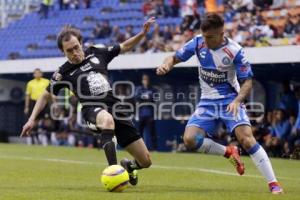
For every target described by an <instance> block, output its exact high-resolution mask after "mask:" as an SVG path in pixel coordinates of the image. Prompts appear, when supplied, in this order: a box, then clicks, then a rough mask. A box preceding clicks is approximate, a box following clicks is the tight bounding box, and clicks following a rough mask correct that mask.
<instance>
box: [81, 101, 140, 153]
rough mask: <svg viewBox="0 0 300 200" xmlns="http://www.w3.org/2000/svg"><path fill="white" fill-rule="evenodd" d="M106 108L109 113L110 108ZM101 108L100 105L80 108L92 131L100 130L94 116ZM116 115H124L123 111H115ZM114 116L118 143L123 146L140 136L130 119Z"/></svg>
mask: <svg viewBox="0 0 300 200" xmlns="http://www.w3.org/2000/svg"><path fill="white" fill-rule="evenodd" d="M108 109H109V110H107V111H108V112H109V113H110V114H112V112H111V110H110V108H108ZM101 110H103V108H101V107H97V106H89V107H83V108H82V116H83V118H84V120H85V121H86V123H87V125H88V127H89V128H90V129H91V130H92V131H94V132H97V133H99V132H101V130H99V129H97V130H96V129H95V128H96V117H97V114H98V113H99V112H100V111H101ZM117 115H118V116H122V117H126V115H125V114H123V113H117ZM113 118H114V122H115V135H116V137H117V142H118V144H119V145H120V146H121V147H122V148H124V147H126V146H128V145H129V144H131V143H133V142H134V141H136V140H138V139H140V138H141V136H140V134H139V133H138V131H137V129H136V128H135V126H134V124H133V122H132V120H131V119H125V120H119V119H116V118H115V117H113Z"/></svg>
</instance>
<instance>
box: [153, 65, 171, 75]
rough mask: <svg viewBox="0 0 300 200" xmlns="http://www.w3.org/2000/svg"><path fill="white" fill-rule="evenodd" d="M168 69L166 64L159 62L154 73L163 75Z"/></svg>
mask: <svg viewBox="0 0 300 200" xmlns="http://www.w3.org/2000/svg"><path fill="white" fill-rule="evenodd" d="M169 71H170V68H169V67H168V66H167V65H166V64H161V65H160V66H159V67H158V68H157V69H156V74H157V75H159V76H162V75H165V74H166V73H168V72H169Z"/></svg>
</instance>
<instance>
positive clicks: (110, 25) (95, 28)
mask: <svg viewBox="0 0 300 200" xmlns="http://www.w3.org/2000/svg"><path fill="white" fill-rule="evenodd" d="M1 2H2V4H1ZM0 10H2V12H1V15H2V16H1V19H2V21H1V25H2V29H1V30H0V37H1V38H5V40H1V41H0V44H1V45H0V59H20V58H44V57H60V56H63V55H62V54H61V52H59V50H58V49H57V47H56V35H57V33H58V32H59V30H60V29H61V27H62V26H63V25H65V24H72V25H73V26H75V27H77V28H79V29H80V30H81V31H82V33H83V36H84V44H85V46H90V45H92V44H104V45H109V44H113V43H120V42H122V41H124V40H126V39H128V38H130V37H131V36H133V35H134V34H136V33H138V32H139V31H140V30H141V28H142V25H143V22H144V21H145V19H147V18H149V17H152V16H154V17H156V19H157V24H156V25H155V27H154V29H153V30H152V31H151V32H150V33H149V34H148V35H147V37H146V38H145V39H144V40H143V41H142V42H141V43H140V45H138V46H137V47H136V48H135V49H134V50H133V52H134V53H154V52H167V51H175V50H178V49H179V48H180V47H181V46H182V45H183V44H184V43H185V42H187V41H188V40H189V39H191V38H192V37H193V36H194V35H195V34H200V31H199V27H200V25H201V18H202V17H203V16H204V13H206V12H218V13H220V14H221V15H223V16H224V19H225V22H226V24H225V27H226V35H227V36H229V37H231V38H232V39H234V40H235V41H237V42H238V43H240V44H241V45H242V46H244V47H263V46H279V45H299V44H300V0H145V1H142V0H110V1H103V0H28V1H24V0H2V1H0Z"/></svg>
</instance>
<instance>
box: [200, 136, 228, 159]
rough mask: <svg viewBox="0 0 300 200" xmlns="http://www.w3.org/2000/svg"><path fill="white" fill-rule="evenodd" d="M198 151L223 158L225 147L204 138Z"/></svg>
mask: <svg viewBox="0 0 300 200" xmlns="http://www.w3.org/2000/svg"><path fill="white" fill-rule="evenodd" d="M199 151H201V152H204V153H208V154H216V155H222V156H223V155H224V154H225V151H226V147H225V146H223V145H221V144H218V143H216V142H214V141H213V140H212V139H209V138H204V139H203V143H202V145H201V147H200V148H199Z"/></svg>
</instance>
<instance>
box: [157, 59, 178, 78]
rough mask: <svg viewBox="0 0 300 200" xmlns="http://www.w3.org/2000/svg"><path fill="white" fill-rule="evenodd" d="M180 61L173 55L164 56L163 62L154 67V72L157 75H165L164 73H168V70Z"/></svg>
mask: <svg viewBox="0 0 300 200" xmlns="http://www.w3.org/2000/svg"><path fill="white" fill-rule="evenodd" d="M180 62H181V61H180V60H179V59H178V58H177V57H176V56H175V55H172V56H168V57H166V58H165V60H164V62H163V64H161V65H160V66H158V68H157V69H156V74H157V75H165V74H166V73H168V72H169V71H171V70H172V69H173V67H174V65H176V64H178V63H180Z"/></svg>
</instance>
